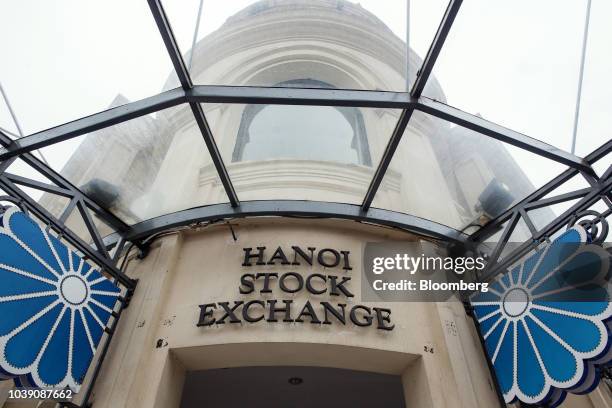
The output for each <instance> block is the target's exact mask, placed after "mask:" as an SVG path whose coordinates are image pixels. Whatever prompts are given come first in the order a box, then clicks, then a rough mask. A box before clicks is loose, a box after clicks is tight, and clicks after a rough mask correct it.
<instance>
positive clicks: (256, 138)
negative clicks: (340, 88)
mask: <svg viewBox="0 0 612 408" xmlns="http://www.w3.org/2000/svg"><path fill="white" fill-rule="evenodd" d="M203 109H204V112H205V114H206V117H207V118H208V121H209V124H210V127H211V129H212V132H213V135H214V137H215V140H216V142H217V145H218V147H219V150H220V151H221V156H222V158H223V161H224V163H225V165H226V167H227V170H228V172H229V174H230V177H231V179H232V182H233V184H234V188H235V189H236V192H237V194H238V197H239V199H240V200H241V201H247V200H280V199H290V200H313V201H329V202H341V203H349V204H361V202H362V201H363V198H364V196H365V194H366V191H367V188H368V186H369V184H370V181H371V180H372V176H373V173H374V170H375V169H376V166H377V165H378V163H379V162H380V158H381V156H382V152H383V151H384V149H385V147H386V145H387V143H388V141H389V137H390V136H391V133H392V132H393V128H394V127H395V124H396V122H397V119H398V117H399V115H400V113H401V111H400V110H391V109H366V108H336V107H326V106H288V105H238V104H232V105H228V104H203Z"/></svg>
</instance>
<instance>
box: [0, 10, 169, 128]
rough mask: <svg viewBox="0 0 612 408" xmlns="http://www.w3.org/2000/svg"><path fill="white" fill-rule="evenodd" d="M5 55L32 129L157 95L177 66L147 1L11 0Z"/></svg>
mask: <svg viewBox="0 0 612 408" xmlns="http://www.w3.org/2000/svg"><path fill="white" fill-rule="evenodd" d="M0 55H2V57H3V59H2V64H0V82H1V83H2V86H3V87H4V90H5V91H6V93H7V96H8V97H9V99H10V102H11V105H12V107H13V110H14V112H15V114H16V116H17V118H18V120H19V122H20V125H21V127H22V128H23V131H24V133H25V134H31V133H34V132H38V131H40V130H43V129H47V128H49V127H53V126H56V125H59V124H61V123H64V122H67V121H71V120H74V119H77V118H79V117H82V116H87V115H90V114H92V113H95V112H98V111H102V110H105V109H108V108H109V106H111V105H115V106H116V105H120V104H124V103H126V102H128V100H130V101H134V100H139V99H142V98H145V97H148V96H151V95H154V94H156V93H158V92H160V91H161V89H162V87H163V86H164V83H165V82H166V81H167V79H168V77H169V76H171V72H172V65H171V63H170V58H169V57H168V54H167V52H166V48H165V47H164V44H163V41H162V40H161V37H160V35H159V31H158V29H157V26H156V24H155V21H154V19H153V17H152V15H151V12H150V10H149V7H148V6H147V2H146V1H122V0H108V1H78V0H62V1H60V0H51V1H42V2H41V1H34V0H25V1H8V2H3V5H2V7H0ZM174 82H176V81H174ZM4 116H5V115H3V116H2V117H3V118H4ZM5 125H6V123H5V122H2V123H0V126H2V127H4V126H5Z"/></svg>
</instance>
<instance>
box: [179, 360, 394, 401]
mask: <svg viewBox="0 0 612 408" xmlns="http://www.w3.org/2000/svg"><path fill="white" fill-rule="evenodd" d="M180 406H181V408H202V407H206V408H221V407H223V408H234V407H236V408H237V407H240V408H242V407H250V408H260V407H261V408H264V407H265V408H281V407H282V408H302V407H334V408H344V407H346V408H348V407H351V408H353V407H389V408H395V407H397V408H403V407H405V406H406V405H405V403H404V392H403V388H402V381H401V377H400V376H399V375H392V374H380V373H374V372H367V371H356V370H347V369H340V368H325V367H299V366H298V367H278V366H277V367H274V366H272V367H237V368H220V369H210V370H200V371H190V372H187V373H186V377H185V385H184V387H183V394H182V399H181V405H180Z"/></svg>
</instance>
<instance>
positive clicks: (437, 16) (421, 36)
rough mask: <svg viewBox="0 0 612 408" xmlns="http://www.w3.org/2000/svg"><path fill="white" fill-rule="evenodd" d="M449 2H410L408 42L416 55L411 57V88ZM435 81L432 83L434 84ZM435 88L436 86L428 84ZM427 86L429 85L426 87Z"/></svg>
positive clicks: (431, 0)
mask: <svg viewBox="0 0 612 408" xmlns="http://www.w3.org/2000/svg"><path fill="white" fill-rule="evenodd" d="M448 2H449V0H409V1H408V4H409V6H410V21H409V24H408V27H409V30H410V35H409V37H408V42H409V43H410V49H411V50H412V51H413V52H415V53H416V55H413V56H411V59H412V60H413V61H414V63H413V64H414V65H411V66H410V69H409V76H410V88H412V84H413V83H414V80H415V79H416V73H417V72H418V71H419V69H420V68H421V65H423V58H425V56H426V55H427V51H428V50H429V46H430V45H431V42H432V41H433V39H434V37H435V35H436V32H437V31H438V27H439V26H440V22H441V21H442V18H443V17H444V12H445V11H446V7H447V6H448ZM434 81H435V79H433V80H431V81H430V82H434ZM428 85H430V86H433V85H434V84H428ZM426 86H427V85H426ZM432 92H434V90H432Z"/></svg>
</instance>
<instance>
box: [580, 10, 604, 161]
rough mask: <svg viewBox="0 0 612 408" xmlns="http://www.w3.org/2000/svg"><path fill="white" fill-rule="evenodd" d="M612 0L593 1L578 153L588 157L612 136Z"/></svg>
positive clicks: (583, 85) (581, 105) (585, 64)
mask: <svg viewBox="0 0 612 408" xmlns="http://www.w3.org/2000/svg"><path fill="white" fill-rule="evenodd" d="M611 15H612V2H610V1H606V0H594V1H593V2H592V3H591V19H590V24H589V37H588V42H587V52H586V57H585V62H584V81H583V83H582V98H581V104H580V118H579V121H578V134H577V138H576V154H578V155H580V156H586V155H587V154H589V153H591V152H592V151H593V150H595V149H597V148H598V147H599V146H601V145H602V144H603V143H604V142H606V141H607V140H609V139H610V135H612V120H610V112H612V99H611V98H610V95H611V94H612V77H611V76H610V73H611V72H612V58H611V54H610V38H612V25H610V16H611ZM609 162H610V160H609Z"/></svg>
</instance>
